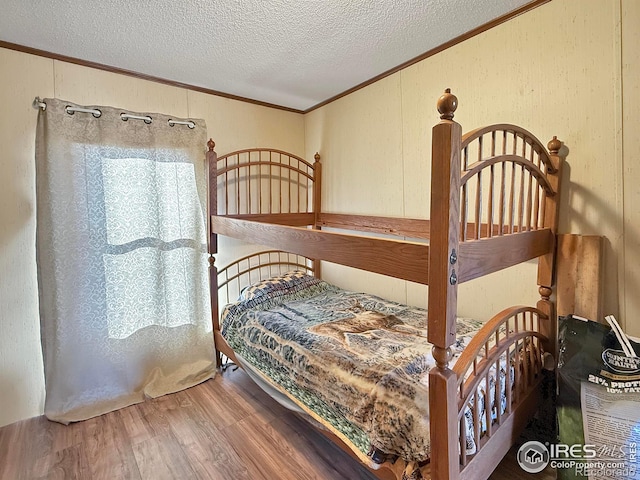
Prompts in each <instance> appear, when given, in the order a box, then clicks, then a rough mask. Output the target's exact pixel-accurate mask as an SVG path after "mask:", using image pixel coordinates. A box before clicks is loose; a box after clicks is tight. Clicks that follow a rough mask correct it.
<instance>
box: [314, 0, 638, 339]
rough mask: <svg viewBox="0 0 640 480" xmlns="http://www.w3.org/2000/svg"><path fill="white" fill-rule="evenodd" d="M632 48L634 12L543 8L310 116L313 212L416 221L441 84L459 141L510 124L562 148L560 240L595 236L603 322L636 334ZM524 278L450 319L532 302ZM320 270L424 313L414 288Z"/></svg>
mask: <svg viewBox="0 0 640 480" xmlns="http://www.w3.org/2000/svg"><path fill="white" fill-rule="evenodd" d="M639 47H640V5H638V2H635V1H634V0H616V1H614V0H607V1H602V0H584V1H581V2H575V1H573V0H554V1H553V2H550V3H548V4H545V5H543V6H541V7H538V8H536V9H535V10H533V11H530V12H528V13H526V14H524V15H521V16H519V17H517V18H515V19H513V20H510V21H509V22H506V23H504V24H502V25H500V26H498V27H496V28H493V29H491V30H489V31H487V32H484V33H482V34H481V35H478V36H476V37H474V38H472V39H469V40H468V41H465V42H463V43H461V44H459V45H456V46H454V47H452V48H450V49H448V50H446V51H444V52H441V53H439V54H437V55H435V56H433V57H430V58H428V59H425V60H423V61H422V62H420V63H417V64H415V65H413V66H411V67H409V68H407V69H405V70H402V71H401V72H399V73H397V74H394V75H392V76H390V77H387V78H385V79H383V80H381V81H379V82H377V83H376V84H373V85H371V86H369V87H367V88H365V89H362V90H360V91H357V92H355V93H353V94H351V95H349V96H347V97H345V98H343V99H340V100H337V101H335V102H333V103H331V104H329V105H326V106H325V107H322V108H320V109H318V110H315V111H313V112H310V113H309V114H307V115H306V117H305V123H306V147H307V156H308V155H310V154H311V153H312V152H313V151H315V150H319V151H320V152H321V154H322V156H323V164H324V173H325V178H326V179H327V180H326V182H325V184H324V188H325V191H324V192H323V198H324V199H325V204H324V209H325V210H326V211H336V212H340V213H381V212H382V213H384V214H385V215H397V216H413V217H418V218H426V217H427V216H428V212H429V198H430V197H429V195H430V192H429V185H430V182H429V174H430V173H429V172H430V168H429V157H430V145H431V138H430V136H431V127H432V126H433V125H434V124H435V123H437V121H438V115H437V112H436V108H435V103H436V100H437V98H438V97H439V96H440V95H441V94H442V91H443V89H444V88H447V87H450V88H451V89H452V92H453V93H455V94H456V96H457V97H458V99H459V102H460V103H459V107H458V109H457V111H456V120H457V121H458V122H460V123H461V124H462V127H463V131H465V132H466V131H469V130H472V129H474V128H477V127H480V126H482V125H486V124H489V123H499V122H508V123H515V124H518V125H522V126H523V127H525V128H527V129H529V130H530V131H531V132H533V133H534V134H535V135H536V136H538V138H540V139H541V140H542V141H543V142H544V143H546V142H547V141H548V140H550V139H551V138H552V136H553V135H557V136H558V138H559V139H561V140H562V141H563V142H564V143H565V146H566V149H567V150H568V158H567V161H568V167H567V168H566V169H565V172H564V175H565V176H564V178H563V192H562V198H561V208H560V229H559V230H560V232H562V233H569V232H571V233H581V234H590V235H604V236H605V237H606V241H605V247H604V248H605V259H604V262H605V263H604V281H605V286H604V311H605V313H613V314H615V315H616V316H617V317H618V318H619V319H621V320H622V322H623V324H624V325H626V329H627V331H628V333H630V334H632V335H634V334H635V335H639V334H640V320H638V319H637V318H638V317H637V315H636V312H638V311H640V295H638V294H637V290H638V289H639V288H640V273H638V269H637V268H636V267H635V265H637V264H638V261H640V240H639V239H640V229H639V228H638V225H640V213H638V209H637V208H633V207H632V205H636V204H638V202H640V193H639V192H640V187H638V183H639V182H640V166H638V165H640V164H639V163H638V161H637V158H638V156H639V154H640V143H639V142H638V140H637V135H636V134H635V131H636V130H637V125H638V123H639V122H640V113H639V111H640V110H639V107H638V105H640V97H639V95H640V67H639V66H638V61H637V51H638V49H639ZM346 177H348V179H347V178H346ZM360 178H362V179H363V180H362V183H361V184H360V183H359V181H358V180H359V179H360ZM634 202H635V203H634ZM535 270H536V265H535V264H534V263H533V262H531V263H527V264H524V265H522V266H521V267H518V268H516V269H513V270H512V271H511V270H510V271H506V272H499V273H496V274H492V275H490V276H489V277H486V278H484V279H478V280H474V281H471V282H469V283H467V284H463V285H461V286H460V289H459V294H458V304H459V312H460V314H462V315H465V316H474V317H476V318H480V319H488V318H490V316H491V315H492V314H493V313H495V312H497V311H499V310H501V309H502V308H504V307H506V306H508V305H511V304H514V303H521V302H524V303H528V304H532V303H535V300H536V296H537V288H536V286H535V278H536V277H535ZM323 272H324V275H325V277H326V278H327V279H328V280H330V281H336V282H340V283H343V284H347V285H346V286H347V287H348V288H354V289H363V288H366V289H367V290H368V291H373V292H374V293H384V294H385V295H386V296H387V297H393V298H394V299H396V300H398V301H406V302H408V303H413V304H423V305H424V304H426V298H427V295H426V287H420V286H417V285H414V284H411V283H406V284H402V285H400V284H399V283H398V282H397V281H395V280H392V281H389V280H387V279H385V278H383V277H378V276H374V275H368V274H363V273H360V272H358V273H357V274H355V275H350V274H346V273H345V271H344V268H343V267H337V266H327V267H326V268H324V270H323ZM507 292H508V293H507Z"/></svg>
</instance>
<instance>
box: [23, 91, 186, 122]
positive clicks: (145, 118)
mask: <svg viewBox="0 0 640 480" xmlns="http://www.w3.org/2000/svg"><path fill="white" fill-rule="evenodd" d="M31 105H32V106H33V108H35V109H36V110H37V109H38V108H40V109H42V110H43V111H44V110H46V109H47V104H46V103H44V102H43V101H42V100H41V99H40V97H36V98H34V99H33V103H32V104H31ZM64 110H65V112H67V113H68V114H69V115H73V114H74V113H76V112H82V113H90V114H91V115H93V116H94V117H96V118H100V116H101V115H102V111H101V110H99V109H97V108H95V109H94V108H81V107H72V106H71V105H67V106H66V107H65V109H64ZM120 118H121V119H122V121H124V122H126V121H127V120H129V119H130V118H132V119H134V120H142V121H144V123H146V124H150V123H151V122H153V118H151V117H150V116H149V115H144V116H142V115H134V114H132V113H124V112H123V113H121V114H120ZM167 123H168V124H169V126H170V127H173V126H174V125H186V126H187V127H189V128H195V127H196V124H195V122H193V121H191V120H186V121H185V120H174V119H172V118H170V119H169V120H168V121H167Z"/></svg>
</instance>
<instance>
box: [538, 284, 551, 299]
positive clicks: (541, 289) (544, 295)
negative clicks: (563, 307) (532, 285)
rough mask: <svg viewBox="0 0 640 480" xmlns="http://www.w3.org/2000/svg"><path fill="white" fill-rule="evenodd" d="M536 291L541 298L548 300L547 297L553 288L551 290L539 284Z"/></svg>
mask: <svg viewBox="0 0 640 480" xmlns="http://www.w3.org/2000/svg"><path fill="white" fill-rule="evenodd" d="M538 293H539V294H540V296H541V297H542V299H543V300H549V297H551V294H552V293H553V290H551V289H550V288H549V287H545V286H544V285H541V286H540V287H538Z"/></svg>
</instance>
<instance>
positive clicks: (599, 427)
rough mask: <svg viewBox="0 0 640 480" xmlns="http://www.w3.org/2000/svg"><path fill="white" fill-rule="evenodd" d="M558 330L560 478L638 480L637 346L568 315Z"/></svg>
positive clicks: (556, 452) (554, 450) (556, 450)
mask: <svg viewBox="0 0 640 480" xmlns="http://www.w3.org/2000/svg"><path fill="white" fill-rule="evenodd" d="M559 327H560V329H559V341H560V355H559V359H558V397H557V420H558V443H557V444H556V445H554V446H550V450H551V452H550V457H551V459H554V458H555V460H556V468H557V472H558V479H560V480H567V479H582V478H584V479H587V478H589V479H590V480H595V479H612V480H621V479H636V478H638V479H640V469H637V468H636V466H639V465H638V463H637V458H636V448H639V447H640V357H633V355H634V354H636V353H637V352H640V344H638V343H636V342H633V341H630V340H628V339H627V338H626V336H624V334H623V333H622V332H621V330H618V335H616V329H614V328H611V327H610V326H609V325H604V324H600V323H597V322H593V321H589V320H584V319H580V318H579V317H573V316H571V315H569V316H567V317H561V318H560V324H559ZM621 340H622V343H624V344H625V345H623V344H622V343H621ZM625 349H626V350H625ZM585 420H586V423H587V424H586V425H585ZM585 427H586V428H585ZM552 461H553V460H552ZM552 465H553V463H552Z"/></svg>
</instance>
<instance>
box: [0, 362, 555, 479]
mask: <svg viewBox="0 0 640 480" xmlns="http://www.w3.org/2000/svg"><path fill="white" fill-rule="evenodd" d="M490 478H491V480H507V479H508V480H516V479H519V478H522V479H525V478H526V479H544V480H548V479H553V478H555V474H554V473H553V472H549V471H545V472H543V473H541V474H537V475H529V474H527V473H525V472H523V471H522V470H521V469H520V467H519V466H518V465H517V463H516V462H515V453H514V452H510V453H509V454H508V455H507V457H505V459H504V460H503V462H502V463H501V464H500V465H499V466H498V468H497V469H496V471H495V472H494V473H493V475H492V476H491V477H490ZM0 479H2V480H21V479H29V480H32V479H61V480H68V479H83V480H84V479H150V480H163V479H167V480H173V479H181V480H182V479H215V480H218V479H219V480H289V479H290V480H307V479H317V480H344V479H349V480H351V479H354V480H374V479H375V477H374V476H373V475H372V474H371V473H369V472H368V471H367V470H366V469H365V468H364V467H362V466H361V465H360V464H358V463H357V462H356V461H355V460H353V459H352V458H351V457H350V456H349V455H347V454H346V453H344V452H343V451H342V450H340V449H338V448H337V447H336V446H334V445H333V444H332V443H330V442H329V441H328V440H326V439H325V438H324V437H323V436H322V435H320V434H319V433H318V432H316V431H315V430H314V429H313V428H311V427H309V426H308V425H307V424H306V423H305V422H304V421H303V420H301V419H300V418H298V417H297V416H296V415H295V414H293V413H291V412H289V411H287V410H286V409H285V408H284V407H282V406H280V405H279V404H278V403H277V402H275V401H274V400H272V399H271V398H270V397H269V396H268V395H266V394H264V393H263V392H262V390H260V389H259V388H258V387H257V386H256V385H255V384H254V383H253V382H252V381H251V380H250V379H249V377H247V375H246V374H245V373H244V372H243V371H242V370H237V371H230V370H229V371H227V372H225V373H224V374H219V375H217V376H216V378H214V379H212V380H209V381H207V382H205V383H203V384H201V385H198V386H196V387H193V388H190V389H188V390H184V391H182V392H178V393H175V394H172V395H166V396H164V397H160V398H156V399H153V400H149V401H147V402H145V403H142V404H138V405H133V406H131V407H127V408H124V409H121V410H118V411H115V412H112V413H109V414H106V415H102V416H100V417H96V418H92V419H89V420H86V421H84V422H79V423H75V424H71V425H68V426H64V425H60V424H58V423H54V422H49V421H48V420H46V419H45V418H44V417H37V418H32V419H29V420H24V421H22V422H18V423H14V424H12V425H8V426H6V427H3V428H0Z"/></svg>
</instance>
